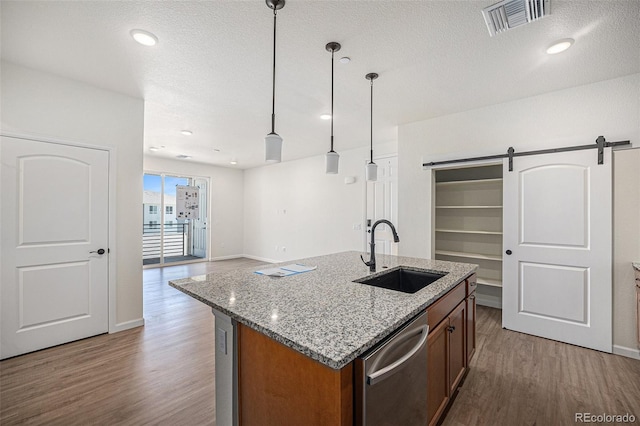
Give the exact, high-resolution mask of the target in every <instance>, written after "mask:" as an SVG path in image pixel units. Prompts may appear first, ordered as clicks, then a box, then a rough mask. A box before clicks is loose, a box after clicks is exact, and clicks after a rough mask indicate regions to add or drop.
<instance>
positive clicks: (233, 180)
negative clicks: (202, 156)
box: [144, 155, 244, 260]
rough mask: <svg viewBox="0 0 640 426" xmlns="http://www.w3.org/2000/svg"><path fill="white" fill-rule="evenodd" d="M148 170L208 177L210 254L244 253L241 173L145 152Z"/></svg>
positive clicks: (226, 256)
mask: <svg viewBox="0 0 640 426" xmlns="http://www.w3.org/2000/svg"><path fill="white" fill-rule="evenodd" d="M144 170H145V171H147V172H160V173H170V174H173V175H176V176H197V177H208V178H209V200H210V201H209V207H210V217H209V225H208V226H209V227H210V229H211V232H210V238H211V240H210V241H209V258H210V259H211V260H220V259H229V258H233V257H240V256H242V255H243V253H244V251H243V244H244V240H243V218H244V198H243V193H244V173H243V171H242V170H236V169H231V168H226V167H217V166H212V165H210V164H201V163H194V162H191V161H178V160H169V159H165V158H159V157H154V156H151V155H145V156H144Z"/></svg>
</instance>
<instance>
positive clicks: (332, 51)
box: [329, 49, 335, 152]
mask: <svg viewBox="0 0 640 426" xmlns="http://www.w3.org/2000/svg"><path fill="white" fill-rule="evenodd" d="M334 52H335V49H331V151H329V152H334V151H333V53H334Z"/></svg>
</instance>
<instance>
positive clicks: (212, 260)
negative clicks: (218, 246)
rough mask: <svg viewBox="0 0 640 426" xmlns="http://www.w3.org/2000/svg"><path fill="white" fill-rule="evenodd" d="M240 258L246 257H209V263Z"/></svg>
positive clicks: (231, 255) (234, 255) (237, 255)
mask: <svg viewBox="0 0 640 426" xmlns="http://www.w3.org/2000/svg"><path fill="white" fill-rule="evenodd" d="M241 257H246V256H245V255H244V254H230V255H228V256H217V257H210V258H209V262H215V261H216V260H230V259H240V258H241Z"/></svg>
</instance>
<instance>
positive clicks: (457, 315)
mask: <svg viewBox="0 0 640 426" xmlns="http://www.w3.org/2000/svg"><path fill="white" fill-rule="evenodd" d="M466 312H467V309H466V302H465V301H464V300H463V301H462V302H460V304H459V305H458V306H456V308H455V309H454V310H453V311H452V312H451V314H450V315H449V327H447V331H448V334H449V395H452V394H453V392H455V390H456V388H457V387H458V384H459V383H460V381H461V380H462V377H464V373H465V371H466V369H467V351H466V339H467V336H466V333H465V328H466V325H467V316H466Z"/></svg>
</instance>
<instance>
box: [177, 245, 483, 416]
mask: <svg viewBox="0 0 640 426" xmlns="http://www.w3.org/2000/svg"><path fill="white" fill-rule="evenodd" d="M377 258H378V261H377V264H378V270H377V272H375V273H371V272H369V268H368V267H367V266H365V265H364V264H363V262H362V261H361V259H360V253H358V252H344V253H337V254H331V255H327V256H319V257H313V258H308V259H300V260H296V261H295V262H286V264H291V263H297V264H303V265H307V266H316V267H317V268H316V269H315V270H313V271H310V272H305V273H300V274H296V275H291V276H286V277H279V278H275V277H269V276H264V275H259V274H256V273H255V270H256V269H261V268H251V269H244V270H238V271H234V272H230V273H225V274H215V275H213V274H212V275H203V276H196V277H190V278H185V279H180V280H172V281H170V282H169V284H170V285H171V286H173V287H175V288H177V289H178V290H180V291H182V292H184V293H186V294H188V295H190V296H192V297H194V298H196V299H197V300H200V301H202V302H203V303H205V304H207V305H209V306H210V307H211V308H213V310H214V314H216V370H218V369H221V368H222V367H223V364H226V367H225V370H226V372H225V374H227V377H226V378H225V377H223V378H219V377H218V371H216V381H217V382H216V393H218V391H219V389H220V390H221V388H222V387H223V384H222V383H221V382H220V383H219V382H218V381H219V380H220V381H222V380H225V381H226V382H227V384H226V385H224V386H225V391H224V393H225V394H226V399H225V398H223V397H225V395H222V393H223V392H222V391H221V392H220V393H221V395H216V403H217V405H218V406H217V409H216V410H217V414H216V417H217V418H218V419H220V417H221V416H222V415H223V412H224V413H225V414H224V415H225V416H227V419H226V420H222V421H221V422H220V421H219V424H220V425H222V424H225V423H229V424H233V423H236V422H239V423H241V424H258V423H262V424H271V423H275V419H278V421H279V423H280V424H285V423H289V422H290V423H291V424H294V423H295V422H296V417H295V416H296V415H300V416H304V417H300V418H299V419H300V420H303V419H304V422H305V424H313V422H314V419H315V421H316V422H317V423H318V424H323V423H324V424H352V423H353V414H352V413H353V375H354V373H353V361H354V360H355V359H356V358H357V357H359V356H360V355H362V354H364V353H365V352H367V351H368V350H369V349H371V348H373V347H374V346H375V345H376V344H378V343H379V342H381V341H383V340H384V339H385V338H386V337H388V336H389V335H391V334H393V333H394V331H395V330H397V329H399V328H400V327H401V326H402V325H403V324H405V323H407V321H409V320H410V319H412V318H413V317H415V316H416V315H418V314H420V313H422V312H424V311H425V310H427V308H428V307H429V306H431V305H432V304H434V303H436V302H437V301H438V300H439V299H440V298H442V297H443V296H444V295H446V294H448V293H451V292H452V290H454V289H456V288H462V287H461V285H463V284H464V282H465V279H467V278H469V277H471V276H472V274H473V273H474V272H475V270H476V265H472V264H465V263H453V262H445V261H437V260H429V259H418V258H410V257H400V256H386V255H377ZM266 266H273V265H266ZM400 266H402V267H404V268H410V269H411V268H414V269H418V270H429V271H436V272H441V273H446V275H444V276H443V277H442V278H440V279H438V280H437V281H435V282H433V283H432V284H430V285H428V286H427V287H425V288H423V289H422V290H419V291H417V292H416V293H413V294H408V293H402V292H398V291H394V290H387V289H384V288H378V287H373V286H370V285H365V284H359V283H355V282H353V281H354V280H357V279H361V278H363V277H367V276H374V275H379V274H383V273H384V272H386V271H389V270H393V269H394V268H398V267H400ZM467 293H468V290H465V289H463V290H462V295H463V298H464V295H466V294H467ZM454 306H455V305H454ZM467 311H468V310H467ZM445 314H447V315H448V314H449V312H445ZM437 315H441V314H440V313H438V314H437ZM437 315H436V316H437ZM223 322H226V323H227V324H226V325H227V326H226V327H225V326H224V324H222V323H223ZM429 325H430V327H432V328H433V327H435V326H436V324H431V321H430V324H429ZM229 326H231V327H229ZM465 338H466V337H465ZM463 346H464V345H463ZM465 347H466V346H465ZM219 352H221V353H222V354H219ZM225 355H228V356H229V357H230V358H231V359H227V360H221V361H220V364H219V356H220V357H221V358H222V357H223V356H225ZM465 366H466V362H465ZM221 374H222V371H221ZM309 380H311V382H309ZM269 387H271V388H269ZM301 387H306V388H301ZM227 388H231V389H227ZM220 398H222V400H224V401H225V402H223V403H224V405H225V407H222V406H221V405H222V404H221V399H220ZM227 411H228V412H229V413H226V412H227ZM296 412H299V413H298V414H296ZM282 416H286V417H282ZM284 418H286V421H285V420H283V419H284Z"/></svg>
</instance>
